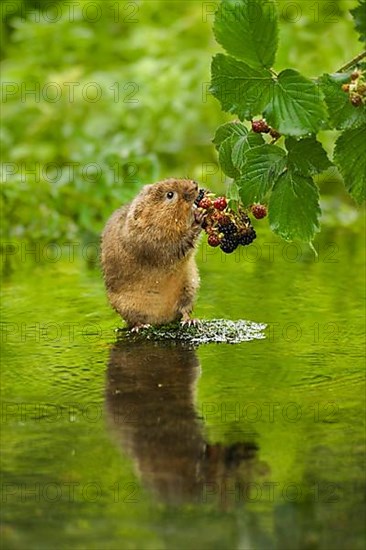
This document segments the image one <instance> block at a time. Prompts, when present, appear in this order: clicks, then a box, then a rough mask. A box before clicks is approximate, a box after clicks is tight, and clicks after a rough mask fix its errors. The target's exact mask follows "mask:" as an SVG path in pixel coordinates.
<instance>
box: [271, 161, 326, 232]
mask: <svg viewBox="0 0 366 550" xmlns="http://www.w3.org/2000/svg"><path fill="white" fill-rule="evenodd" d="M320 213H321V210H320V206H319V193H318V188H317V187H316V185H315V184H314V182H313V180H312V179H311V178H310V177H304V176H302V175H301V174H297V173H294V172H291V171H289V170H288V171H286V172H285V173H284V174H282V175H281V176H280V177H279V178H278V180H277V182H276V183H275V185H274V187H273V190H272V193H271V196H270V200H269V223H270V226H271V229H272V230H273V231H274V232H275V233H277V234H278V235H280V236H281V237H282V238H284V239H287V240H293V239H300V240H302V241H307V242H309V241H311V240H312V239H313V237H314V234H315V233H316V232H317V231H319V216H320Z"/></svg>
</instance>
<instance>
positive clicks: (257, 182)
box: [236, 144, 286, 206]
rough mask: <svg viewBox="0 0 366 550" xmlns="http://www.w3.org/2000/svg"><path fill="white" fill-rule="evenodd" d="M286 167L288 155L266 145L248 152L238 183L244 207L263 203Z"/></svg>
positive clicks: (281, 150) (279, 149)
mask: <svg viewBox="0 0 366 550" xmlns="http://www.w3.org/2000/svg"><path fill="white" fill-rule="evenodd" d="M285 165H286V153H285V151H284V150H283V149H281V148H280V147H277V146H276V145H269V144H265V145H262V146H261V147H256V148H255V149H251V150H250V151H247V153H246V155H245V164H244V166H243V170H242V173H243V175H242V177H241V178H240V179H239V180H237V181H236V183H237V185H238V187H239V190H240V191H239V192H240V197H241V200H242V202H243V204H244V206H249V205H250V204H252V203H253V202H262V201H263V200H264V198H265V196H266V195H267V193H268V192H269V191H270V189H271V188H272V187H273V184H274V183H275V181H276V179H277V178H278V176H279V175H280V174H281V172H282V171H283V170H284V168H285Z"/></svg>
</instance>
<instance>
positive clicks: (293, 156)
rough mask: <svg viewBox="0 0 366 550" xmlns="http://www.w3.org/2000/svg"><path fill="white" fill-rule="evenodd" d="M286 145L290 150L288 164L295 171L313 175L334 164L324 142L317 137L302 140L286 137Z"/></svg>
mask: <svg viewBox="0 0 366 550" xmlns="http://www.w3.org/2000/svg"><path fill="white" fill-rule="evenodd" d="M285 145H286V149H287V151H288V163H287V164H288V167H289V168H290V170H292V171H293V172H298V173H299V174H302V175H303V176H311V175H313V174H319V173H320V172H323V171H324V170H326V169H327V168H329V167H330V166H332V163H331V162H330V160H329V159H328V157H327V153H326V152H325V151H324V149H323V146H322V144H321V143H319V141H317V140H316V139H315V137H309V138H304V139H300V140H296V139H295V138H291V137H289V138H287V139H286V141H285Z"/></svg>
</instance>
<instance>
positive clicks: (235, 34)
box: [214, 0, 278, 68]
mask: <svg viewBox="0 0 366 550" xmlns="http://www.w3.org/2000/svg"><path fill="white" fill-rule="evenodd" d="M214 33H215V37H216V40H217V42H218V43H219V44H221V45H222V46H223V47H224V48H225V50H226V51H227V52H228V53H229V54H230V55H232V56H234V57H237V58H238V59H241V60H242V61H244V62H245V63H246V64H247V65H249V66H250V67H253V68H260V67H267V68H269V67H272V65H273V64H274V60H275V55H276V50H277V44H278V25H277V10H276V5H275V3H274V2H272V0H250V1H249V0H223V1H222V2H221V4H220V6H219V9H218V10H217V12H216V16H215V22H214Z"/></svg>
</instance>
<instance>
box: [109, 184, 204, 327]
mask: <svg viewBox="0 0 366 550" xmlns="http://www.w3.org/2000/svg"><path fill="white" fill-rule="evenodd" d="M170 191H173V192H174V194H175V195H174V199H173V200H169V199H168V198H167V193H168V192H170ZM197 193H198V190H197V183H196V182H194V181H192V180H177V179H173V178H171V179H167V180H164V181H161V182H158V183H155V184H153V185H146V186H145V187H143V189H142V190H141V192H140V193H139V194H138V195H137V197H136V198H135V199H134V200H133V201H132V202H131V203H130V204H127V205H125V206H123V207H122V208H120V209H119V210H117V211H116V212H114V214H113V215H112V216H111V218H110V219H109V221H108V222H107V225H106V227H105V229H104V232H103V235H102V267H103V272H104V279H105V284H106V288H107V293H108V298H109V301H110V302H111V304H112V306H113V307H114V308H115V310H116V311H117V312H118V313H119V314H120V315H121V316H122V317H123V319H125V321H126V322H127V324H128V325H129V326H130V327H133V326H138V325H141V324H153V325H159V324H164V323H169V322H172V321H175V320H178V319H182V318H183V319H184V320H187V319H188V318H189V315H190V313H191V311H192V309H193V301H194V297H195V295H196V291H197V289H198V286H199V275H198V271H197V267H196V263H195V260H194V252H195V244H196V241H197V238H198V235H199V233H200V231H201V225H200V223H199V221H198V220H197V219H196V218H195V216H194V213H193V203H194V200H195V198H196V196H197Z"/></svg>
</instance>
